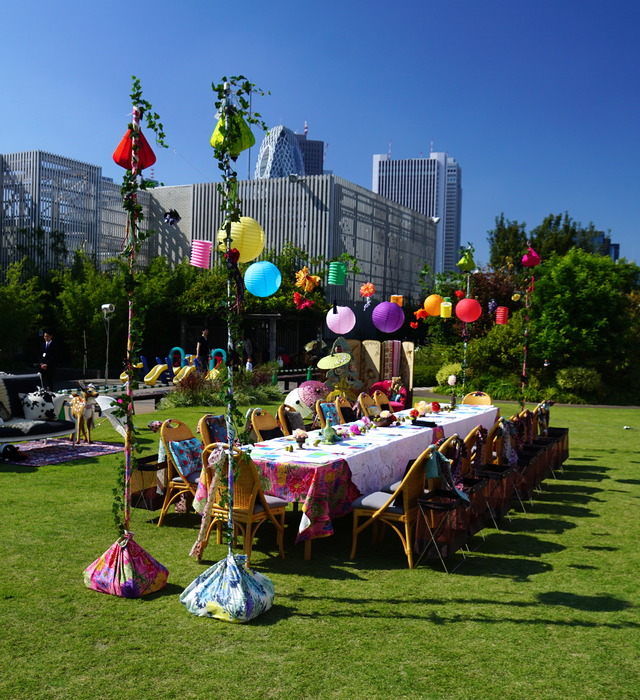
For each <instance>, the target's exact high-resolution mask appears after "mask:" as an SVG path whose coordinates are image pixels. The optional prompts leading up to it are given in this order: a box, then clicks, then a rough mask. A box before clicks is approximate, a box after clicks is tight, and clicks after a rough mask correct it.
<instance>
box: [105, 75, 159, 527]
mask: <svg viewBox="0 0 640 700" xmlns="http://www.w3.org/2000/svg"><path fill="white" fill-rule="evenodd" d="M131 78H132V88H131V94H130V97H131V103H132V105H133V110H132V119H131V122H130V123H129V124H128V129H129V138H130V139H131V168H130V169H127V170H126V172H125V174H124V177H123V179H122V187H121V188H120V192H121V195H122V208H123V209H124V210H125V211H126V213H127V224H126V230H125V240H124V245H123V249H122V253H121V254H122V257H123V258H125V260H126V261H127V263H128V265H127V268H126V272H125V291H126V293H127V306H128V322H127V323H128V327H127V351H126V359H125V370H124V371H125V373H126V375H127V383H126V391H125V393H124V394H122V395H120V396H119V397H117V401H118V403H119V410H118V412H117V413H118V415H120V416H121V417H124V418H125V419H126V432H125V452H124V465H122V464H121V466H120V469H119V471H118V484H117V486H116V488H115V489H114V502H113V514H114V519H115V523H116V528H117V529H118V531H119V532H120V534H123V533H124V532H125V531H127V530H128V529H129V520H130V517H131V491H130V487H131V472H132V469H133V467H134V466H135V452H136V451H137V450H138V445H137V434H136V429H135V426H134V424H133V391H134V389H136V388H137V377H136V371H135V368H134V365H135V359H134V354H135V350H136V348H139V347H140V344H141V341H142V328H141V327H140V326H139V324H138V323H137V322H136V316H135V296H136V279H135V262H136V256H137V254H138V253H139V251H140V246H141V245H142V243H143V242H144V241H145V240H146V239H147V238H149V237H150V236H151V235H153V233H154V231H152V230H149V231H141V230H140V223H141V222H142V221H143V219H144V213H143V211H142V205H141V204H140V203H139V202H138V192H140V191H145V190H147V189H149V188H150V187H154V186H155V183H154V182H153V181H151V180H145V178H144V176H143V175H142V168H141V167H140V166H139V158H138V155H139V151H140V139H141V132H140V123H141V121H143V120H144V121H145V124H146V127H147V129H149V130H150V131H153V132H154V133H155V135H156V143H157V144H158V145H159V146H161V147H162V148H166V147H167V144H166V143H165V133H164V127H163V126H162V123H161V122H160V117H159V116H158V114H157V113H156V112H154V111H153V107H152V106H151V104H150V103H149V102H148V101H147V100H145V99H143V97H142V87H141V84H140V80H139V79H138V78H136V76H135V75H134V76H131ZM105 381H106V378H105Z"/></svg>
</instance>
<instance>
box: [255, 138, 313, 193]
mask: <svg viewBox="0 0 640 700" xmlns="http://www.w3.org/2000/svg"><path fill="white" fill-rule="evenodd" d="M304 174H305V171H304V159H303V157H302V151H301V150H300V145H299V143H298V139H297V137H296V135H295V134H294V133H293V131H291V129H287V127H286V126H274V127H273V128H272V129H269V133H268V134H267V135H266V136H265V137H264V140H263V142H262V144H261V146H260V152H259V153H258V162H257V163H256V170H255V173H254V178H255V179H256V180H265V179H269V178H274V177H289V175H304Z"/></svg>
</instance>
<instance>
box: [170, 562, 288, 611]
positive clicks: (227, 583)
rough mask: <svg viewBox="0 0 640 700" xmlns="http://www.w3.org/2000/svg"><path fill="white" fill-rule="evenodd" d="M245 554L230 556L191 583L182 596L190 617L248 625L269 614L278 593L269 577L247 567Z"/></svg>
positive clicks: (181, 599)
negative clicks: (195, 616)
mask: <svg viewBox="0 0 640 700" xmlns="http://www.w3.org/2000/svg"><path fill="white" fill-rule="evenodd" d="M246 561H247V558H246V556H245V555H244V554H236V555H233V554H231V553H229V554H228V555H227V556H226V558H225V559H221V560H220V561H219V562H217V563H216V564H214V565H213V566H211V567H210V568H208V569H207V570H206V571H205V572H204V573H202V574H200V576H198V578H196V579H195V580H194V581H192V582H191V583H190V584H189V585H188V586H187V587H186V588H185V589H184V591H183V592H182V594H181V595H180V602H181V603H182V604H183V605H184V606H185V607H186V608H187V610H188V611H189V612H190V613H193V614H194V615H200V616H202V617H214V618H216V619H218V620H224V621H225V622H248V621H249V620H253V619H254V618H255V617H258V615H261V614H262V613H263V612H266V611H267V610H269V608H270V607H271V606H272V605H273V599H274V596H275V590H274V586H273V582H272V581H271V579H268V578H267V577H266V576H263V575H262V574H260V573H258V572H257V571H254V570H253V569H250V568H249V567H248V566H246Z"/></svg>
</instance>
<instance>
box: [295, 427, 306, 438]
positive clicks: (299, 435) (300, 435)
mask: <svg viewBox="0 0 640 700" xmlns="http://www.w3.org/2000/svg"><path fill="white" fill-rule="evenodd" d="M292 435H293V437H294V438H295V439H296V440H300V439H303V440H306V439H307V438H308V437H309V436H308V435H307V433H306V431H304V430H302V428H296V429H295V430H294V431H293V433H292Z"/></svg>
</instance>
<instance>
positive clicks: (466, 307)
mask: <svg viewBox="0 0 640 700" xmlns="http://www.w3.org/2000/svg"><path fill="white" fill-rule="evenodd" d="M481 314H482V306H480V302H479V301H478V300H477V299H461V300H460V301H459V302H458V303H457V304H456V316H457V317H458V318H459V319H460V320H461V321H464V322H465V323H473V322H474V321H477V320H478V319H479V318H480V315H481Z"/></svg>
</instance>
